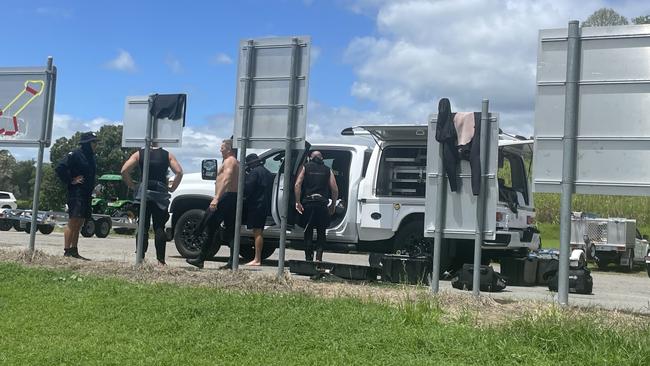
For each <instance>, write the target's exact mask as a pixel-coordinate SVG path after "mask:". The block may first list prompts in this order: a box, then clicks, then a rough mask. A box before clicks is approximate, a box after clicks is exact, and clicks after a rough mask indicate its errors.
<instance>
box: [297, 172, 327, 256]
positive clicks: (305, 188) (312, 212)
mask: <svg viewBox="0 0 650 366" xmlns="http://www.w3.org/2000/svg"><path fill="white" fill-rule="evenodd" d="M330 174H331V171H330V169H329V168H328V167H326V166H325V164H323V161H322V160H312V161H310V162H309V163H307V164H305V175H304V180H303V182H302V193H303V196H302V205H303V208H304V209H305V211H304V212H303V217H304V221H305V223H306V224H305V235H304V241H305V259H306V260H312V259H313V250H314V248H313V246H312V240H313V235H314V229H316V251H317V252H320V253H322V251H323V247H324V246H325V230H326V229H327V226H328V225H329V220H330V215H329V212H328V210H327V203H328V199H329V196H330V189H329V180H330Z"/></svg>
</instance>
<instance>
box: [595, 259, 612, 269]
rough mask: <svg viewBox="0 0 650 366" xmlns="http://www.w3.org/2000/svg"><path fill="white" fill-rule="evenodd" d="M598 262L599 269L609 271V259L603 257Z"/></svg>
mask: <svg viewBox="0 0 650 366" xmlns="http://www.w3.org/2000/svg"><path fill="white" fill-rule="evenodd" d="M597 264H598V269H599V270H601V271H607V269H608V266H609V261H608V260H606V259H601V260H599V261H598V262H597Z"/></svg>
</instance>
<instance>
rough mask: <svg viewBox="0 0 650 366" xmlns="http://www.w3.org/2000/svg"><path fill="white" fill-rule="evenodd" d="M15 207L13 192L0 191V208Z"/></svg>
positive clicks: (13, 208)
mask: <svg viewBox="0 0 650 366" xmlns="http://www.w3.org/2000/svg"><path fill="white" fill-rule="evenodd" d="M17 207H18V206H17V205H16V197H14V195H13V193H11V192H3V191H0V208H8V209H12V210H15V209H16V208H17Z"/></svg>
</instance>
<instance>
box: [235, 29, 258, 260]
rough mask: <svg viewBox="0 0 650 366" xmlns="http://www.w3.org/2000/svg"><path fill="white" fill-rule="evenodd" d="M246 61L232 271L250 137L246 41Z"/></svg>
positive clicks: (249, 61)
mask: <svg viewBox="0 0 650 366" xmlns="http://www.w3.org/2000/svg"><path fill="white" fill-rule="evenodd" d="M246 47H247V48H248V59H247V60H246V83H245V84H244V101H243V102H244V105H243V108H244V113H243V120H242V129H241V132H242V136H241V137H242V138H241V141H240V142H239V174H238V175H237V177H238V179H239V180H238V181H237V208H236V210H235V228H234V234H235V237H234V240H233V244H232V249H231V251H230V256H231V257H232V270H233V271H235V270H237V269H238V268H239V248H240V246H241V222H242V214H243V212H244V183H245V182H244V181H245V179H246V164H245V161H246V149H247V148H248V138H249V137H250V136H249V135H250V132H249V130H250V115H251V113H250V111H251V105H250V100H251V95H250V93H251V90H252V87H251V83H252V80H253V60H254V59H255V42H254V41H253V40H252V39H251V40H248V44H247V46H246Z"/></svg>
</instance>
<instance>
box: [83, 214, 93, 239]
mask: <svg viewBox="0 0 650 366" xmlns="http://www.w3.org/2000/svg"><path fill="white" fill-rule="evenodd" d="M94 234H95V220H93V219H86V221H84V224H83V226H81V235H82V236H83V237H84V238H90V237H92V236H93V235H94Z"/></svg>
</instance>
